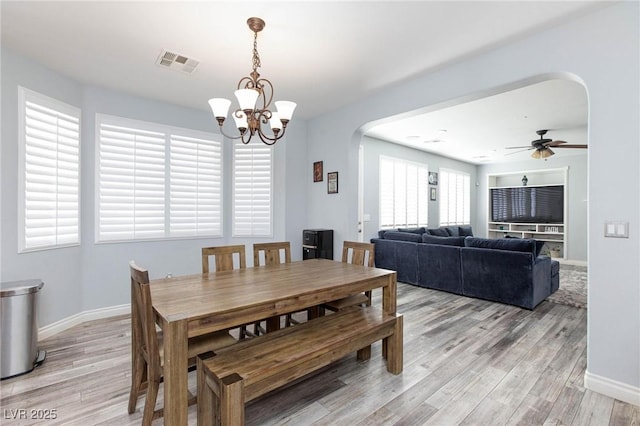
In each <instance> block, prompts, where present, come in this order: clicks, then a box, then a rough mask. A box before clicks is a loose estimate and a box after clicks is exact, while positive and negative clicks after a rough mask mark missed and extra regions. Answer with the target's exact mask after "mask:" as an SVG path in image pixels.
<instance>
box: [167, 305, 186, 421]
mask: <svg viewBox="0 0 640 426" xmlns="http://www.w3.org/2000/svg"><path fill="white" fill-rule="evenodd" d="M162 332H163V334H164V367H163V373H164V424H166V425H172V426H174V425H175V426H186V425H187V410H188V394H187V391H188V387H187V386H188V385H187V368H188V359H187V347H188V333H187V321H186V320H185V319H184V317H177V316H174V317H172V318H170V319H167V320H163V321H162Z"/></svg>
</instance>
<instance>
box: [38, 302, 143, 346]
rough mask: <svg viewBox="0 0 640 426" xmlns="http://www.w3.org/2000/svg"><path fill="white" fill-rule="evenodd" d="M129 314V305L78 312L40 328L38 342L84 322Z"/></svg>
mask: <svg viewBox="0 0 640 426" xmlns="http://www.w3.org/2000/svg"><path fill="white" fill-rule="evenodd" d="M129 313H131V305H130V304H128V303H127V304H126V305H119V306H110V307H108V308H100V309H92V310H90V311H84V312H80V313H79V314H75V315H71V316H70V317H67V318H64V319H61V320H60V321H56V322H54V323H53V324H49V325H45V326H44V327H41V328H40V329H39V330H38V340H42V339H46V338H47V337H51V336H55V335H56V334H58V333H60V332H62V331H65V330H67V329H69V328H71V327H73V326H76V325H78V324H82V323H83V322H86V321H93V320H97V319H102V318H109V317H114V316H117V315H125V314H129Z"/></svg>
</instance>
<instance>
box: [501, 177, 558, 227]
mask: <svg viewBox="0 0 640 426" xmlns="http://www.w3.org/2000/svg"><path fill="white" fill-rule="evenodd" d="M490 191H491V221H492V222H514V223H563V222H564V186H563V185H551V186H522V187H513V188H493V189H491V190H490Z"/></svg>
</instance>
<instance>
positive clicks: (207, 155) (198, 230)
mask: <svg viewBox="0 0 640 426" xmlns="http://www.w3.org/2000/svg"><path fill="white" fill-rule="evenodd" d="M96 122H97V132H98V135H97V137H96V139H97V140H98V149H97V151H96V152H97V178H96V194H97V197H96V210H97V212H98V214H97V217H96V220H97V223H96V241H99V242H108V241H130V240H148V239H159V238H188V237H216V236H220V235H221V234H222V220H221V217H222V216H221V212H222V142H221V140H220V139H219V138H218V137H216V136H214V135H212V134H207V133H201V132H196V131H193V130H187V129H176V128H171V127H168V126H163V125H160V124H155V123H146V122H142V121H137V120H129V119H124V118H120V117H113V116H107V115H103V114H97V116H96Z"/></svg>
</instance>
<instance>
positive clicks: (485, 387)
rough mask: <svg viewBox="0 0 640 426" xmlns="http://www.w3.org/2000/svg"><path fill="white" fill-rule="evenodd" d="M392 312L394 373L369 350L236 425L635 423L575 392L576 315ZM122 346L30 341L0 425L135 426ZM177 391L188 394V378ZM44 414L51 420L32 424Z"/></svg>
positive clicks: (427, 304) (582, 315)
mask: <svg viewBox="0 0 640 426" xmlns="http://www.w3.org/2000/svg"><path fill="white" fill-rule="evenodd" d="M374 303H380V292H379V291H377V292H375V293H374ZM398 312H401V313H403V314H404V372H403V373H402V374H401V375H399V376H394V375H392V374H389V373H388V372H387V371H386V368H385V364H384V361H383V360H382V358H381V356H380V344H379V343H378V344H377V345H374V346H373V354H372V358H371V359H370V360H369V361H368V362H357V361H356V360H355V354H354V355H353V356H350V357H348V358H345V359H343V360H342V361H340V362H338V363H336V364H333V365H331V366H330V367H327V368H326V369H324V370H323V371H321V372H320V373H318V374H315V375H313V376H311V377H309V378H307V379H306V380H303V381H300V382H298V383H296V384H294V385H292V386H290V387H288V388H285V389H282V390H279V391H275V392H273V393H270V394H268V395H266V396H265V397H263V398H261V399H259V400H257V401H255V402H253V403H251V404H250V405H248V407H247V413H246V416H247V417H246V420H247V424H248V425H285V424H286V425H346V424H350V425H445V426H447V425H580V426H583V425H607V424H608V425H616V426H617V425H637V424H640V408H639V407H636V406H633V405H630V404H626V403H623V402H620V401H617V400H614V399H611V398H608V397H605V396H603V395H600V394H597V393H594V392H591V391H589V390H586V389H585V388H584V386H583V376H584V372H585V368H586V326H587V320H586V310H583V309H578V308H573V307H569V306H563V305H557V304H553V303H550V302H543V303H542V304H541V305H540V306H538V308H537V309H536V310H535V311H527V310H523V309H520V308H516V307H513V306H507V305H502V304H498V303H492V302H487V301H482V300H477V299H470V298H466V297H461V296H456V295H452V294H448V293H444V292H439V291H435V290H428V289H422V288H419V287H414V286H410V285H406V284H401V283H399V285H398ZM129 346H130V329H129V318H128V317H127V316H125V317H122V316H121V317H115V318H110V319H105V320H99V321H93V322H88V323H85V324H82V325H80V326H77V327H74V328H73V329H70V330H67V331H65V332H63V333H60V334H58V335H57V336H54V337H51V338H49V339H46V340H44V341H42V342H41V343H40V348H41V349H45V350H46V351H47V359H46V361H45V363H44V364H43V365H42V366H41V367H39V368H37V369H36V370H35V371H33V372H32V373H29V374H27V375H23V376H21V377H16V378H13V379H8V380H3V381H2V382H0V394H1V399H0V405H1V407H2V408H1V412H0V424H2V425H32V424H42V425H82V426H86V425H114V426H115V425H117V426H124V425H139V424H140V423H141V419H142V415H141V412H140V411H141V409H142V407H143V406H144V398H143V397H141V398H140V400H139V401H138V408H137V410H136V412H135V413H134V414H132V415H128V414H127V400H128V393H129V386H130V380H131V377H130V354H129ZM189 387H190V389H191V390H192V392H194V393H195V389H196V384H195V373H190V377H189ZM162 389H163V387H162V386H161V387H160V395H159V397H158V401H159V404H160V403H161V401H162V398H163V394H162ZM195 408H196V407H195V406H192V407H190V409H189V424H192V425H195V424H196V411H195ZM21 410H24V411H21ZM32 410H41V411H32ZM46 410H50V411H49V414H52V413H53V411H51V410H55V417H56V418H55V419H37V418H34V417H37V415H38V414H40V415H43V414H46V413H47V411H46ZM34 414H35V415H36V416H34ZM21 416H23V417H26V418H23V419H19V418H17V417H21ZM162 423H163V421H162V419H158V420H156V421H155V422H154V425H160V424H162Z"/></svg>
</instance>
